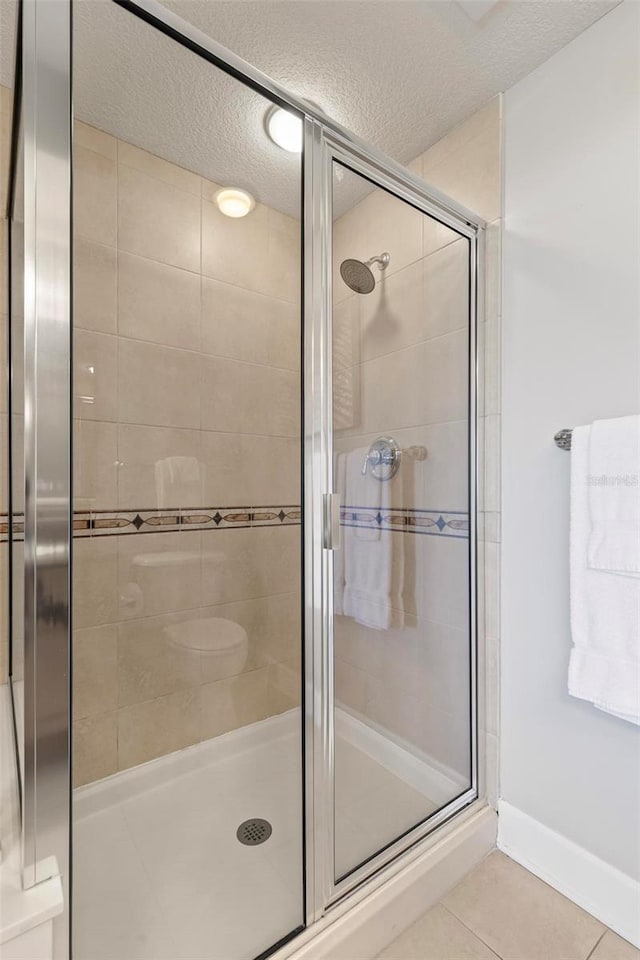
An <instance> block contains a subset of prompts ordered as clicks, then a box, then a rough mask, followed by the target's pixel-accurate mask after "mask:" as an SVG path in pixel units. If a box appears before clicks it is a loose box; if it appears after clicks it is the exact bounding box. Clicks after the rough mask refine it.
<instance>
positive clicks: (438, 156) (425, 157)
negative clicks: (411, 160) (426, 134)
mask: <svg viewBox="0 0 640 960" xmlns="http://www.w3.org/2000/svg"><path fill="white" fill-rule="evenodd" d="M500 99H501V98H500V96H497V97H493V99H492V100H490V101H489V103H487V104H486V106H484V107H482V108H481V109H480V110H476V112H475V113H472V114H471V116H470V117H467V119H466V120H463V121H462V123H459V124H458V126H457V127H454V128H453V130H450V131H449V132H448V133H447V134H445V136H444V137H442V138H441V139H440V140H438V141H437V142H436V143H434V144H433V146H431V147H429V149H428V150H425V152H424V153H423V154H422V156H421V158H420V159H421V162H422V165H423V171H424V170H425V169H428V168H429V167H434V166H438V165H439V164H440V163H442V162H443V161H444V160H446V159H447V157H448V156H449V155H450V154H452V153H456V152H459V151H460V150H462V149H463V148H464V146H465V144H467V143H469V141H471V140H475V138H476V137H478V136H481V135H482V134H484V133H488V132H491V131H492V132H494V133H495V131H496V130H498V129H499V125H500V117H501V103H500ZM422 175H423V176H424V172H423V174H422Z"/></svg>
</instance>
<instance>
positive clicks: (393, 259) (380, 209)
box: [333, 174, 424, 302]
mask: <svg viewBox="0 0 640 960" xmlns="http://www.w3.org/2000/svg"><path fill="white" fill-rule="evenodd" d="M347 176H348V177H349V180H350V181H353V182H355V183H358V182H361V178H359V177H358V176H357V175H356V174H348V175H347ZM423 217H424V215H423V214H422V213H420V212H419V211H418V210H416V209H415V208H414V207H411V206H410V205H409V204H408V203H405V201H404V200H400V199H398V198H397V197H394V196H392V195H391V194H389V193H387V192H386V191H385V190H382V189H380V188H376V189H374V190H372V191H371V192H370V193H369V194H368V195H367V196H366V197H365V199H364V200H362V201H361V202H360V203H359V204H357V206H355V207H353V208H352V209H351V210H349V211H348V212H347V213H346V214H344V215H343V216H341V217H340V218H339V219H338V220H337V221H336V222H335V223H334V225H333V262H334V274H333V289H334V300H335V301H336V302H338V301H340V300H343V299H345V297H347V296H349V294H350V291H349V288H348V287H347V286H346V285H345V283H344V281H343V280H342V278H341V276H340V272H339V267H340V264H341V263H342V261H343V260H345V259H348V258H355V259H357V260H368V259H369V258H370V257H373V256H378V255H379V254H381V253H388V254H389V256H390V261H389V266H388V267H387V268H386V270H385V271H384V276H385V277H390V276H392V274H394V273H397V272H398V271H399V270H402V269H404V267H406V266H408V265H409V264H410V263H414V262H415V261H416V260H419V259H420V258H421V257H422V231H423V227H422V220H423ZM373 273H374V276H375V277H376V280H377V279H378V278H379V276H380V271H379V269H378V267H377V266H376V265H374V266H373Z"/></svg>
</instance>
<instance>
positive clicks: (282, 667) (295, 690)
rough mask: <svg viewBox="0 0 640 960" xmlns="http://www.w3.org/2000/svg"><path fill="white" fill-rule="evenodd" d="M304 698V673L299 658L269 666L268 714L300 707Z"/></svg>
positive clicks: (271, 714) (272, 714)
mask: <svg viewBox="0 0 640 960" xmlns="http://www.w3.org/2000/svg"><path fill="white" fill-rule="evenodd" d="M301 700H302V675H301V669H300V661H299V660H286V661H284V662H283V663H274V664H273V665H272V666H270V667H269V677H268V683H267V715H268V716H270V717H274V716H277V715H278V714H279V713H285V711H287V710H293V709H294V708H295V707H299V706H300V703H301Z"/></svg>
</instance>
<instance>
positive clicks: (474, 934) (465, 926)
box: [437, 877, 505, 960]
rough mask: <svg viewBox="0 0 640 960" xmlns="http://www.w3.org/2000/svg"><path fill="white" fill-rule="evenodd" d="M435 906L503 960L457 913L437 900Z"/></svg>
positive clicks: (442, 901)
mask: <svg viewBox="0 0 640 960" xmlns="http://www.w3.org/2000/svg"><path fill="white" fill-rule="evenodd" d="M464 879H466V878H464V877H463V880H464ZM460 882H461V883H462V881H460ZM457 886H459V884H456V887H457ZM456 887H453V888H452V889H453V890H455V889H456ZM451 892H452V891H451V890H450V891H449V893H451ZM437 905H439V906H441V907H444V909H445V910H446V911H447V913H448V914H449V916H451V917H453V918H454V920H457V921H458V923H460V924H462V926H463V927H464V928H465V930H468V931H469V933H471V934H473V936H474V937H475V938H476V940H479V941H480V943H483V944H484V945H485V947H486V948H487V949H488V950H491V953H493V954H494V955H495V956H496V957H499V960H505V958H504V957H502V954H499V953H498V952H497V951H496V950H495V949H494V948H493V947H492V946H491V944H490V943H487V941H486V940H484V939H483V938H482V937H481V936H480V934H479V933H478V932H477V931H476V930H474V929H473V927H470V926H469V924H468V923H465V921H464V920H463V919H462V917H459V916H458V914H457V913H454V911H453V910H452V909H451V907H448V906H447V904H446V903H445V902H444V900H439V901H438V904H437Z"/></svg>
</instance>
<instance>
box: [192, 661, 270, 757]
mask: <svg viewBox="0 0 640 960" xmlns="http://www.w3.org/2000/svg"><path fill="white" fill-rule="evenodd" d="M268 682H269V670H268V668H266V667H264V668H262V669H260V670H252V671H251V673H243V674H240V675H239V676H237V677H231V678H229V679H228V680H219V681H218V682H217V683H208V684H205V685H204V686H203V687H201V688H200V694H201V703H202V739H203V740H206V739H208V738H209V737H218V736H220V734H221V733H227V732H228V731H229V730H236V729H237V728H238V727H244V726H246V725H247V724H249V723H256V722H257V721H258V720H264V719H265V717H267V716H268V713H269V708H268V702H269V701H268Z"/></svg>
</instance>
